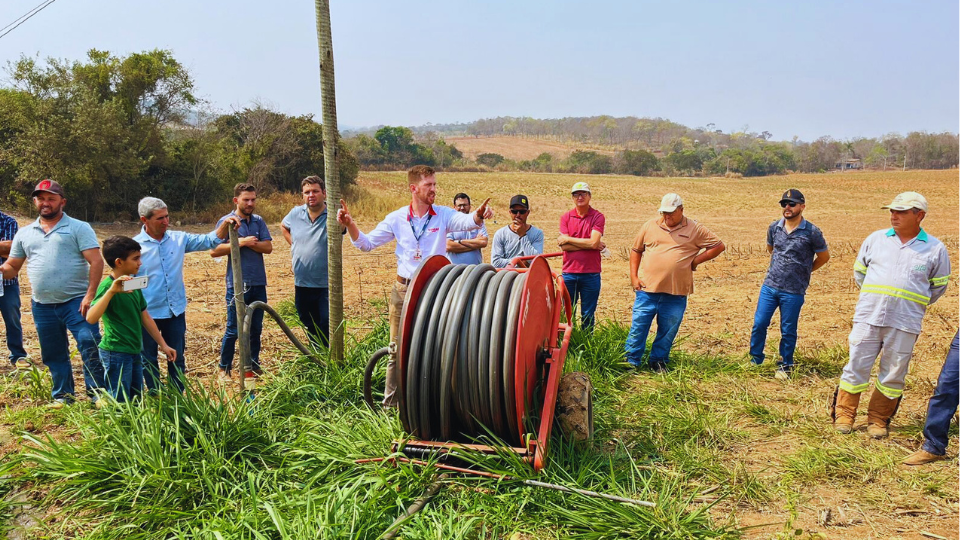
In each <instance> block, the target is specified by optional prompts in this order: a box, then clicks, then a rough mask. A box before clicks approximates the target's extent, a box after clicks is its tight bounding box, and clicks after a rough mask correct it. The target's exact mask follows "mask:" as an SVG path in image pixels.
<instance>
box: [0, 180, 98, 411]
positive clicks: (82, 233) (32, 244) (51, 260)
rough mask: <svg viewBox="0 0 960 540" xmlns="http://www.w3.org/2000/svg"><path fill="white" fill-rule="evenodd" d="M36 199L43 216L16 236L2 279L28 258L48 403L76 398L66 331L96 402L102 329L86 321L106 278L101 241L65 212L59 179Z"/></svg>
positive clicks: (46, 184)
mask: <svg viewBox="0 0 960 540" xmlns="http://www.w3.org/2000/svg"><path fill="white" fill-rule="evenodd" d="M33 203H34V205H36V207H37V211H38V212H39V214H40V217H39V218H37V221H35V222H33V223H31V224H30V225H27V226H26V227H23V228H22V229H20V230H19V231H18V232H17V234H16V236H14V237H13V244H12V245H11V246H10V257H9V258H8V259H7V261H6V262H5V263H3V265H2V266H0V271H2V273H3V277H4V279H13V278H15V277H17V273H18V272H20V268H21V267H22V266H23V263H24V261H26V263H27V275H28V276H29V277H30V286H31V288H32V290H33V294H32V296H33V302H32V306H33V322H34V324H35V325H36V327H37V340H38V341H39V342H40V357H41V359H42V360H43V364H44V365H45V366H47V368H49V369H50V378H51V379H52V380H53V392H52V393H53V402H52V403H51V404H50V407H52V408H61V407H63V406H64V405H68V404H70V403H72V402H73V398H74V384H73V366H71V365H70V342H69V341H67V331H70V333H71V334H73V339H74V340H76V342H77V349H78V350H79V351H80V358H81V360H82V361H83V380H84V382H85V383H86V386H87V395H88V396H90V398H91V399H92V400H93V401H96V400H97V397H98V396H97V391H98V390H99V389H101V388H104V384H103V365H102V364H101V363H100V351H99V350H97V347H98V346H99V344H100V328H99V327H98V326H97V325H95V324H90V323H88V322H87V320H86V316H87V311H88V310H89V309H90V303H91V302H92V301H93V297H94V295H95V294H96V292H97V286H98V285H99V284H100V278H101V277H103V257H101V256H100V243H99V242H97V235H96V234H95V233H94V232H93V228H91V227H90V225H89V224H87V223H86V222H84V221H80V220H77V219H73V218H71V217H70V216H68V215H67V214H66V213H65V212H64V211H63V208H64V207H65V206H66V205H67V196H66V193H65V192H64V191H63V188H62V187H61V186H60V184H58V183H57V182H54V181H53V180H49V179H48V180H42V181H41V182H40V183H39V184H37V187H36V189H34V190H33Z"/></svg>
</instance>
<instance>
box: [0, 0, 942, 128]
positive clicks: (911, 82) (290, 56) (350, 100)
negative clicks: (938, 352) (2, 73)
mask: <svg viewBox="0 0 960 540" xmlns="http://www.w3.org/2000/svg"><path fill="white" fill-rule="evenodd" d="M39 2H40V0H0V25H6V24H7V23H9V22H11V21H12V20H13V19H15V18H17V17H19V16H20V15H22V14H23V13H25V12H27V11H28V10H30V9H31V8H33V7H34V6H36V5H37V4H38V3H39ZM331 3H332V8H331V9H332V18H333V37H334V57H335V66H336V79H337V102H338V112H339V123H340V126H341V129H343V128H345V127H361V126H372V125H378V124H388V125H408V126H410V125H420V124H424V123H427V122H433V123H446V122H456V121H461V122H469V121H472V120H475V119H478V118H485V117H493V116H506V115H510V116H532V117H537V118H558V117H563V116H591V115H598V114H610V115H614V116H626V115H634V116H649V117H657V116H659V117H663V118H669V119H671V120H673V121H676V122H680V123H682V124H685V125H688V126H691V127H698V126H705V125H706V124H708V123H713V124H715V125H716V126H717V128H719V129H722V130H724V131H725V132H730V131H736V130H739V129H742V128H743V127H745V126H749V129H750V130H751V131H756V132H760V131H764V130H767V131H770V132H772V133H773V136H774V139H777V140H787V139H790V138H791V137H793V136H794V135H797V136H799V137H800V138H801V139H804V140H812V139H815V138H817V137H819V136H821V135H832V136H834V137H837V138H848V137H853V136H857V135H864V136H877V135H882V134H884V133H888V132H894V131H895V132H900V133H906V132H908V131H913V130H926V131H951V132H957V131H958V123H960V120H958V117H960V107H958V103H960V83H958V81H960V68H958V66H960V54H958V47H960V38H958V27H960V25H958V18H960V13H958V2H957V1H956V0H945V1H925V2H907V1H903V2H886V1H842V2H837V1H830V2H828V1H813V0H811V1H794V2H789V3H788V2H784V1H769V0H767V1H755V2H723V3H721V2H709V1H702V2H694V1H688V2H681V1H666V0H663V1H657V2H642V1H622V2H614V1H602V0H593V1H590V2H586V1H583V2H560V1H554V2H546V1H540V2H533V1H529V2H524V1H522V0H513V1H500V0H483V1H474V2H463V1H460V2H457V1H450V0H447V1H436V2H434V1H413V0H407V1H398V0H383V1H380V0H378V1H363V0H350V1H339V0H332V1H331ZM91 48H97V49H102V50H108V51H110V52H113V53H117V54H127V53H130V52H136V51H142V50H147V49H153V48H164V49H170V50H172V51H173V53H174V55H175V57H176V58H177V59H178V60H179V61H180V62H181V63H183V64H184V65H185V66H187V67H188V68H189V70H190V71H191V73H192V74H193V77H194V79H195V81H196V88H197V93H198V94H199V95H200V96H202V97H204V98H205V99H208V100H209V101H210V102H212V103H213V104H214V106H216V107H217V108H219V109H222V110H229V109H231V108H237V107H242V106H244V105H247V104H249V103H250V102H251V101H253V100H257V99H258V100H261V101H263V102H264V103H266V104H269V105H270V106H272V107H274V108H276V109H279V110H281V111H283V112H286V113H290V114H305V113H315V114H316V115H317V117H318V118H319V112H320V90H319V68H318V61H317V42H316V25H315V18H314V5H313V2H309V1H306V0H299V1H296V2H294V1H290V0H275V1H274V2H263V1H258V2H252V1H247V0H234V1H226V0H193V1H186V0H162V1H153V2H147V1H143V0H57V1H56V2H55V3H54V4H52V5H50V6H49V7H47V8H46V9H45V10H44V11H42V12H40V13H39V14H38V15H37V16H35V17H33V18H32V19H30V20H29V21H27V22H26V23H24V24H23V25H22V26H20V27H19V28H17V29H16V30H14V31H13V32H11V33H10V34H9V35H7V36H5V37H3V38H0V60H3V61H4V63H6V61H10V60H15V59H17V58H18V57H19V56H20V55H21V54H26V55H31V56H32V55H39V56H40V57H41V58H46V57H50V56H53V57H58V58H69V59H80V58H83V57H84V55H85V52H86V51H87V50H88V49H91Z"/></svg>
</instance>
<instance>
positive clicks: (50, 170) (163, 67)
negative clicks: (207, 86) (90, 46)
mask: <svg viewBox="0 0 960 540" xmlns="http://www.w3.org/2000/svg"><path fill="white" fill-rule="evenodd" d="M10 75H11V77H10V79H11V81H12V83H13V89H14V90H15V91H18V92H19V93H20V94H21V96H22V97H23V99H21V100H19V104H20V108H19V112H20V116H19V118H20V120H21V121H22V123H21V126H20V132H19V134H18V136H17V138H16V140H15V141H14V142H13V143H12V144H11V145H9V149H8V150H7V151H6V152H5V154H6V155H7V156H8V157H7V161H8V162H12V163H13V164H14V166H15V167H16V169H17V177H18V178H19V179H20V180H21V182H22V183H24V184H30V183H32V182H34V181H36V180H37V179H39V178H43V177H51V178H55V179H56V180H58V181H60V182H61V183H62V184H63V185H64V188H65V189H66V190H67V195H68V198H69V199H70V200H71V203H70V207H71V209H72V211H73V212H74V213H75V214H79V215H80V216H82V217H84V218H86V219H100V218H102V217H107V216H109V217H110V218H111V219H112V218H113V216H116V215H124V214H125V215H131V214H132V213H135V210H133V209H135V207H136V201H137V200H138V199H139V197H140V196H141V194H142V193H143V191H144V189H143V188H144V185H143V179H144V177H145V176H149V174H150V172H151V170H152V169H153V168H155V167H157V166H158V165H159V164H160V162H161V161H162V160H163V158H164V152H165V148H164V145H163V137H162V131H161V130H162V128H163V127H164V126H166V125H169V124H174V123H176V122H179V121H181V120H182V119H183V117H184V115H185V114H186V113H187V110H188V107H189V106H191V105H193V104H195V103H196V102H197V100H196V98H195V97H194V96H193V94H192V89H193V81H192V79H191V78H190V76H189V73H188V72H187V71H186V69H184V68H183V66H181V65H180V64H179V63H178V62H177V61H176V60H175V59H174V58H173V57H172V56H171V54H170V53H169V51H162V50H154V51H148V52H144V53H134V54H131V55H129V56H126V57H117V56H113V55H111V54H110V53H108V52H105V51H98V50H95V49H94V50H91V51H90V52H89V53H88V54H87V60H86V61H85V62H67V61H61V60H54V59H50V60H48V61H47V63H46V65H39V64H38V63H37V62H36V61H35V60H34V59H32V58H27V57H21V59H20V60H19V61H18V62H16V63H15V64H13V65H12V66H11V69H10Z"/></svg>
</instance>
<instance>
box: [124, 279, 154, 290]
mask: <svg viewBox="0 0 960 540" xmlns="http://www.w3.org/2000/svg"><path fill="white" fill-rule="evenodd" d="M147 281H149V276H140V277H135V278H130V279H128V280H126V281H124V282H123V290H124V291H135V290H137V289H145V288H146V287H147Z"/></svg>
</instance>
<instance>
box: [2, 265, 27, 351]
mask: <svg viewBox="0 0 960 540" xmlns="http://www.w3.org/2000/svg"><path fill="white" fill-rule="evenodd" d="M0 315H2V316H3V328H4V332H5V333H6V336H7V349H8V350H9V351H10V363H11V364H16V363H17V360H19V359H21V358H24V357H26V356H27V351H25V350H23V326H21V325H20V284H19V283H17V282H14V283H11V284H10V285H4V286H3V296H0Z"/></svg>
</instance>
